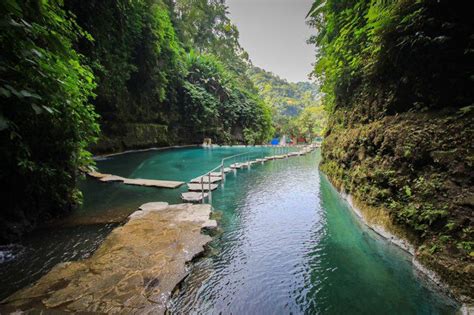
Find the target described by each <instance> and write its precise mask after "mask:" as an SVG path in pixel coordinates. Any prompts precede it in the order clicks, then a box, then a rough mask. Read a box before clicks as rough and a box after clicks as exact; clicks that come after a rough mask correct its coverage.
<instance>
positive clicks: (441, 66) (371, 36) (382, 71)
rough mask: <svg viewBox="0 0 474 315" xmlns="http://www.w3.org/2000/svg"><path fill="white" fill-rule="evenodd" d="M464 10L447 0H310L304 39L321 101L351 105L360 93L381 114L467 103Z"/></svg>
mask: <svg viewBox="0 0 474 315" xmlns="http://www.w3.org/2000/svg"><path fill="white" fill-rule="evenodd" d="M468 11H469V9H468V6H467V3H462V4H459V5H458V6H452V5H450V4H449V2H448V1H437V2H436V1H430V0H421V1H418V0H409V1H404V0H403V1H402V0H389V1H386V0H373V1H363V0H358V1H351V0H343V1H341V0H327V1H322V0H316V1H315V2H314V5H313V7H312V9H311V10H310V12H309V14H308V16H309V17H310V19H309V23H310V25H312V26H313V27H315V28H316V29H317V30H318V33H317V35H315V36H313V37H312V38H311V39H310V42H312V43H314V44H316V45H317V46H318V53H317V56H316V57H317V60H316V64H315V68H314V72H313V75H314V76H316V77H318V78H319V79H320V80H321V81H322V82H323V85H322V91H323V92H325V95H326V101H325V104H326V105H327V106H328V108H329V109H330V110H332V109H334V107H337V106H344V107H348V106H353V107H357V106H360V104H359V105H358V104H357V103H358V102H359V103H360V101H359V100H358V99H357V97H355V96H357V95H358V94H360V95H362V96H363V97H364V98H365V100H367V99H368V100H369V101H377V103H378V104H377V106H378V108H377V109H378V111H379V112H382V113H384V112H387V113H393V112H403V111H406V110H408V109H415V110H420V111H422V110H427V109H429V108H442V107H446V106H455V107H463V106H468V105H471V101H472V97H473V91H472V89H470V88H469V86H470V85H471V84H472V78H471V75H472V73H471V72H470V70H468V69H470V64H471V61H470V58H472V51H471V49H470V47H471V44H472V43H471V39H470V36H471V34H472V24H471V21H470V19H471V18H470V15H469V14H468V13H467V12H468ZM471 60H472V59H471ZM433 91H436V92H437V93H433ZM377 92H378V93H377ZM381 96H383V97H384V98H385V99H384V100H383V101H382V99H381ZM381 101H382V102H381ZM373 115H375V114H373ZM363 118H364V117H363Z"/></svg>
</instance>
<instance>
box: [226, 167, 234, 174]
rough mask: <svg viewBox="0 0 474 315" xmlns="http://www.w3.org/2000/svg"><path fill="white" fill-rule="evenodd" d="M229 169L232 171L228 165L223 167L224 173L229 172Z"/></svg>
mask: <svg viewBox="0 0 474 315" xmlns="http://www.w3.org/2000/svg"><path fill="white" fill-rule="evenodd" d="M230 171H232V169H231V168H230V167H224V173H229V172H230Z"/></svg>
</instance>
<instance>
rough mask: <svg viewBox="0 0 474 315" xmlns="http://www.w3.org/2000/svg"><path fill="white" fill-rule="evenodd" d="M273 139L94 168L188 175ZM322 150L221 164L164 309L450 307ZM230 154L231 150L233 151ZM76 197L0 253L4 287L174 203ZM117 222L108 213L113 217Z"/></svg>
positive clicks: (175, 198)
mask: <svg viewBox="0 0 474 315" xmlns="http://www.w3.org/2000/svg"><path fill="white" fill-rule="evenodd" d="M270 150H271V149H270V148H218V149H201V148H191V149H174V150H165V151H147V152H138V153H130V154H123V155H118V156H114V157H110V158H107V159H102V160H100V161H98V167H99V170H100V171H101V172H105V173H107V172H109V173H113V174H116V175H121V176H126V177H131V178H134V177H135V178H138V177H143V178H157V179H169V180H182V181H188V180H190V179H192V178H194V177H196V176H199V175H201V174H202V173H204V172H206V171H208V170H209V169H210V168H213V167H215V166H217V165H218V164H219V162H220V160H221V159H222V158H223V157H226V156H229V155H233V154H238V153H241V152H252V155H253V157H260V156H261V155H267V154H270V153H271V152H270ZM319 159H320V157H319V152H315V153H312V154H309V155H306V156H303V157H292V158H289V159H285V160H276V161H269V162H267V163H265V164H263V165H254V166H252V168H251V169H249V170H246V169H245V170H239V171H237V172H235V173H234V172H232V173H229V174H228V175H227V176H226V180H225V182H224V184H223V185H222V186H221V187H220V188H219V189H218V190H217V191H215V192H214V193H213V207H214V208H215V209H217V210H219V211H221V213H222V219H221V220H220V227H221V230H222V234H220V235H219V236H217V237H216V238H215V239H214V241H213V242H212V243H211V249H210V255H209V256H207V257H204V258H202V259H200V260H198V261H197V262H196V264H195V265H194V267H193V268H192V270H191V274H190V276H189V277H188V278H187V279H186V280H185V281H184V282H183V284H182V287H181V289H180V291H179V292H178V293H177V294H176V296H174V298H173V300H172V302H171V305H170V310H171V312H172V313H200V314H201V313H206V314H207V313H211V314H213V313H224V314H230V313H232V314H281V313H283V314H287V313H306V314H317V313H324V314H453V313H454V312H455V309H456V306H455V305H453V304H451V301H449V300H448V299H446V298H445V297H443V296H441V295H439V294H438V293H436V292H434V291H432V290H431V289H429V287H430V286H429V284H428V283H427V282H426V281H425V280H424V279H423V278H422V277H419V276H418V275H417V273H416V272H415V271H414V270H413V267H412V265H411V263H410V257H409V256H408V255H407V254H406V253H405V252H403V251H402V250H400V249H398V248H397V247H395V246H393V245H391V244H389V243H387V242H386V241H385V240H383V239H381V238H380V237H378V235H376V234H374V233H373V232H372V231H371V230H369V229H367V228H366V227H365V226H364V225H362V224H360V223H359V221H358V220H357V219H356V218H355V216H354V215H353V214H352V212H351V211H350V209H349V208H348V207H347V204H346V203H345V202H344V201H343V200H342V199H341V198H340V197H339V195H338V194H337V192H336V191H335V190H334V189H333V188H332V186H331V185H330V184H329V183H328V182H327V180H326V179H325V178H324V176H322V175H321V174H320V173H319V171H318V168H317V164H318V162H319ZM230 162H233V161H230ZM81 186H82V188H83V191H84V196H85V203H84V206H83V207H82V208H81V209H79V210H78V211H76V212H75V213H74V215H73V216H72V217H71V218H70V219H68V220H66V221H65V222H64V224H63V225H61V226H57V227H55V228H54V229H51V228H48V229H45V230H39V231H37V232H36V233H35V234H34V235H33V236H31V237H30V238H27V239H26V240H25V241H24V242H23V243H22V244H19V245H17V246H16V247H14V249H13V251H14V254H15V255H16V258H15V259H12V260H10V261H8V262H4V263H1V264H0V279H2V280H3V281H2V283H1V284H0V289H1V290H2V291H1V296H6V295H8V294H10V293H11V292H13V291H14V290H16V289H18V288H20V287H22V286H24V285H26V284H28V283H30V282H32V281H34V280H35V279H37V278H38V277H39V276H41V275H42V274H44V273H45V272H47V271H48V270H49V269H50V268H51V267H52V266H53V265H54V264H55V263H57V262H61V261H67V260H74V259H80V258H85V257H87V256H88V255H90V254H91V253H92V252H93V250H95V248H97V246H98V245H99V244H100V242H101V241H102V240H103V238H104V237H105V236H106V235H107V234H108V233H109V231H110V230H111V229H112V228H113V227H115V226H117V224H119V223H120V222H121V221H122V220H123V218H124V217H126V215H128V214H129V213H131V212H133V211H134V210H136V208H137V207H138V206H139V205H140V204H142V203H144V202H149V201H168V202H170V203H177V202H180V199H179V193H180V192H181V191H185V187H183V188H180V189H175V190H168V189H156V188H146V187H136V186H127V185H123V184H119V183H99V182H97V181H95V180H91V179H87V180H85V181H84V183H82V185H81ZM111 222H115V223H111Z"/></svg>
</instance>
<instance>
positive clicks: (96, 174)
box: [87, 172, 112, 179]
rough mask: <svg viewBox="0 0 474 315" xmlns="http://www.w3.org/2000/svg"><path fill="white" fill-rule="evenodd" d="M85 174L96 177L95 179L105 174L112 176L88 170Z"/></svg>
mask: <svg viewBox="0 0 474 315" xmlns="http://www.w3.org/2000/svg"><path fill="white" fill-rule="evenodd" d="M87 175H89V176H90V177H94V178H97V179H100V178H104V177H107V176H112V174H103V173H99V172H88V173H87Z"/></svg>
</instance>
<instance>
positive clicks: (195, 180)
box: [190, 175, 222, 184]
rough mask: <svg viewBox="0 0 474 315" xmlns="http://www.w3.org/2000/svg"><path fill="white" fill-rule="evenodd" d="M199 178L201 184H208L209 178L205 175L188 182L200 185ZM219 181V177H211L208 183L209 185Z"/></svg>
mask: <svg viewBox="0 0 474 315" xmlns="http://www.w3.org/2000/svg"><path fill="white" fill-rule="evenodd" d="M201 177H202V182H203V183H209V176H206V175H205V176H199V177H196V178H194V179H191V180H190V182H191V183H198V184H200V183H201ZM221 180H222V178H221V177H212V176H211V180H210V182H211V183H216V182H220V181H221Z"/></svg>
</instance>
